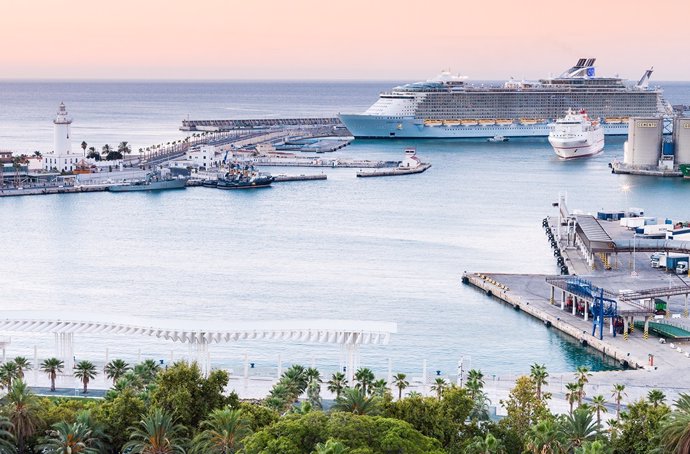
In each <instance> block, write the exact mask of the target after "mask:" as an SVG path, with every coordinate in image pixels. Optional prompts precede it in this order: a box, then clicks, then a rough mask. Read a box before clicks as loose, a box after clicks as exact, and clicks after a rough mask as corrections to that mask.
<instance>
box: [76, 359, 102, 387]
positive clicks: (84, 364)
mask: <svg viewBox="0 0 690 454" xmlns="http://www.w3.org/2000/svg"><path fill="white" fill-rule="evenodd" d="M96 375H98V372H96V366H94V365H93V363H92V362H91V361H87V360H84V361H79V362H78V363H77V365H76V366H74V376H75V377H76V378H78V379H79V380H81V382H82V383H83V384H84V394H86V393H87V392H88V386H89V381H91V380H93V379H94V378H96Z"/></svg>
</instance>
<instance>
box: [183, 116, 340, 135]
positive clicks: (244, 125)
mask: <svg viewBox="0 0 690 454" xmlns="http://www.w3.org/2000/svg"><path fill="white" fill-rule="evenodd" d="M324 126H325V127H330V128H335V129H344V128H345V126H344V125H343V124H342V122H341V121H340V118H338V117H313V118H257V119H244V120H182V126H180V130H181V131H211V132H221V131H236V130H240V129H265V128H272V127H324Z"/></svg>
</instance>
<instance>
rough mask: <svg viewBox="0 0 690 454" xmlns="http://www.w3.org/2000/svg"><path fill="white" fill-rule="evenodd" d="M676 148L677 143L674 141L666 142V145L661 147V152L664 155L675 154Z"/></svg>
mask: <svg viewBox="0 0 690 454" xmlns="http://www.w3.org/2000/svg"><path fill="white" fill-rule="evenodd" d="M674 150H675V144H674V143H673V142H664V145H663V147H662V148H661V153H662V154H663V155H664V156H673V152H674Z"/></svg>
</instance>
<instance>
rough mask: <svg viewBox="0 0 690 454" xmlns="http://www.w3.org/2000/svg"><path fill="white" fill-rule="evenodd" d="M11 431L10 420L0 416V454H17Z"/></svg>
mask: <svg viewBox="0 0 690 454" xmlns="http://www.w3.org/2000/svg"><path fill="white" fill-rule="evenodd" d="M12 429H13V428H12V423H11V422H10V420H9V419H7V417H6V416H0V454H15V453H16V452H17V448H16V447H15V445H14V435H13V433H12Z"/></svg>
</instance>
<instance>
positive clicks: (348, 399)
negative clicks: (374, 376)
mask: <svg viewBox="0 0 690 454" xmlns="http://www.w3.org/2000/svg"><path fill="white" fill-rule="evenodd" d="M333 410H335V411H345V412H349V413H354V414H356V415H371V414H373V413H376V411H377V398H375V397H371V396H367V395H366V394H365V393H364V390H362V389H361V388H345V389H344V390H343V391H342V394H341V396H340V397H339V398H338V399H336V401H335V405H333Z"/></svg>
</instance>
